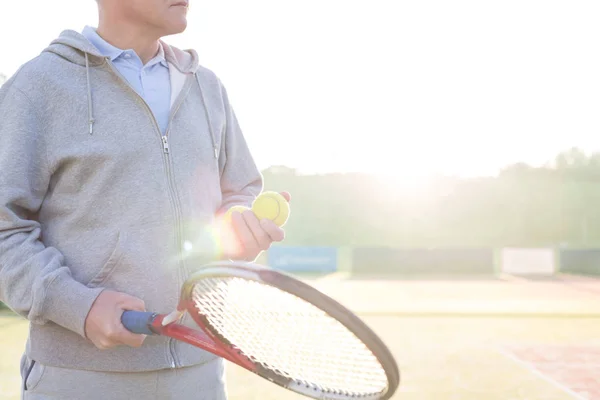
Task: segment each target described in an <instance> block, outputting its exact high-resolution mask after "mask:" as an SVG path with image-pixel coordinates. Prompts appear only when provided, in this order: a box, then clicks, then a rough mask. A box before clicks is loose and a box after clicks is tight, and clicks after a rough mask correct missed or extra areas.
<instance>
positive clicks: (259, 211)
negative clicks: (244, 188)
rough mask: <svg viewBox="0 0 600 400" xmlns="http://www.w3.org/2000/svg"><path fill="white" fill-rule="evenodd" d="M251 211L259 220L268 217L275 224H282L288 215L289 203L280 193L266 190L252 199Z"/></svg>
mask: <svg viewBox="0 0 600 400" xmlns="http://www.w3.org/2000/svg"><path fill="white" fill-rule="evenodd" d="M252 211H254V214H256V217H257V218H258V219H259V220H261V219H270V220H271V221H273V222H275V224H276V225H277V226H283V225H285V223H286V222H287V220H288V217H289V216H290V205H289V203H288V202H287V200H286V199H285V197H283V196H282V195H281V194H279V193H277V192H268V191H267V192H263V193H261V194H260V195H259V196H258V197H257V198H256V200H254V203H252Z"/></svg>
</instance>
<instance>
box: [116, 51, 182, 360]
mask: <svg viewBox="0 0 600 400" xmlns="http://www.w3.org/2000/svg"><path fill="white" fill-rule="evenodd" d="M106 62H107V64H108V66H109V67H110V68H111V70H112V72H113V73H115V74H116V75H117V76H118V77H119V78H120V79H121V81H122V82H123V83H124V84H125V85H126V86H127V87H128V88H129V89H130V90H131V91H132V92H133V93H134V95H135V96H136V97H137V98H138V99H139V100H141V102H142V104H144V106H145V108H146V111H147V112H148V115H149V116H150V118H151V120H152V122H153V123H154V127H155V128H156V132H157V133H158V135H159V137H160V138H161V143H162V150H163V166H164V167H165V173H166V175H167V180H168V182H169V193H170V198H171V204H172V205H173V207H174V209H175V223H176V228H177V233H176V236H177V237H176V243H177V246H178V249H180V250H181V249H183V240H182V237H183V234H182V224H181V219H182V217H181V208H180V207H179V203H180V200H179V196H178V194H177V190H176V187H175V182H174V179H173V173H172V170H171V157H172V156H171V155H170V150H169V133H170V130H171V124H172V121H173V119H174V117H175V115H176V114H177V111H178V110H179V107H181V104H182V103H183V100H184V99H185V97H186V96H187V93H188V92H189V89H190V87H191V81H192V78H190V77H188V78H187V79H186V82H185V84H184V85H183V88H182V89H181V92H180V93H179V96H178V97H177V100H176V102H175V104H174V106H175V107H174V108H173V109H172V112H171V115H170V116H169V122H168V124H167V129H166V131H165V134H164V135H163V134H162V132H161V130H160V126H159V125H158V121H157V120H156V117H155V116H154V113H153V112H152V109H151V108H150V106H149V105H148V103H146V101H145V100H144V98H143V97H142V96H140V95H139V94H138V92H137V91H136V90H135V89H134V88H133V86H131V84H130V83H129V82H128V81H127V79H126V78H125V77H124V76H123V75H122V74H121V73H120V72H119V70H118V69H117V68H116V67H115V66H114V65H113V63H112V61H111V60H110V59H109V58H106ZM182 272H185V267H184V266H183V262H182V261H181V260H179V268H178V271H177V279H178V285H181V284H182V283H183V281H182V276H181V273H182ZM168 346H169V353H170V355H171V368H175V367H177V366H179V363H178V360H177V356H176V355H175V350H174V340H173V339H172V338H169V339H168Z"/></svg>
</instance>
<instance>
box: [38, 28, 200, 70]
mask: <svg viewBox="0 0 600 400" xmlns="http://www.w3.org/2000/svg"><path fill="white" fill-rule="evenodd" d="M160 43H161V44H162V46H163V48H164V51H165V58H166V59H167V62H168V63H169V64H171V65H173V66H174V67H175V68H177V70H179V72H181V73H184V74H190V73H191V74H193V73H195V72H196V70H197V69H198V66H199V65H198V54H197V53H196V51H195V50H191V49H189V50H180V49H178V48H176V47H173V46H170V45H168V44H167V43H165V42H163V41H162V40H161V42H160ZM44 52H50V53H54V54H57V55H59V56H61V57H62V58H64V59H66V60H68V61H70V62H72V63H74V64H78V65H82V66H84V65H86V56H87V58H88V63H89V65H90V66H98V65H101V64H103V63H104V61H105V57H104V56H103V55H102V54H100V52H99V51H98V49H96V47H95V46H94V45H93V44H91V43H90V42H89V41H88V40H87V39H86V37H85V36H83V35H82V34H81V33H79V32H76V31H73V30H65V31H63V32H62V33H61V34H60V35H59V37H58V38H56V39H54V40H53V41H52V42H51V43H50V45H49V46H48V47H47V48H46V49H44Z"/></svg>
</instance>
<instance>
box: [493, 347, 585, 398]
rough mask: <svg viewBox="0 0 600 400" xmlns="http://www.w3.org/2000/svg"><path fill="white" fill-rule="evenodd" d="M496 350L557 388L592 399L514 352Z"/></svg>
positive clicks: (569, 393) (576, 396)
mask: <svg viewBox="0 0 600 400" xmlns="http://www.w3.org/2000/svg"><path fill="white" fill-rule="evenodd" d="M496 350H497V351H498V352H499V353H500V354H502V355H503V356H504V357H507V358H509V359H510V360H512V361H514V362H515V363H517V364H519V365H520V366H521V367H523V368H525V369H526V370H528V371H529V372H531V373H532V374H534V375H536V376H537V377H538V378H541V379H542V380H544V381H546V382H548V383H549V384H551V385H553V386H555V387H556V388H558V389H560V390H562V391H563V392H565V393H566V394H568V395H569V396H571V397H573V398H574V399H575V400H590V399H589V398H587V397H583V396H582V395H581V394H579V393H577V392H575V391H573V390H572V389H570V388H569V387H567V386H565V385H563V384H562V383H560V382H558V381H555V380H554V379H552V378H550V377H549V376H548V375H545V374H544V373H542V372H541V371H540V370H538V369H537V368H536V367H534V366H533V365H531V364H530V363H528V362H526V361H523V360H521V359H520V358H518V357H517V356H515V355H514V354H511V353H509V352H508V351H506V350H504V349H498V348H497V349H496Z"/></svg>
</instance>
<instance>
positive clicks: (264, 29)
mask: <svg viewBox="0 0 600 400" xmlns="http://www.w3.org/2000/svg"><path fill="white" fill-rule="evenodd" d="M599 18H600V3H598V2H596V1H587V0H569V1H566V0H551V1H548V0H546V1H541V0H520V1H516V0H507V1H503V2H493V1H475V0H456V1H442V0H425V1H412V0H407V1H401V2H398V1H391V0H390V1H387V0H370V1H366V0H346V1H341V0H327V1H323V0H320V1H318V0H306V1H303V2H300V3H294V2H281V1H275V0H258V1H252V2H248V1H241V0H221V1H214V0H205V1H202V2H199V1H198V2H196V1H194V0H192V1H191V9H190V17H189V28H188V30H187V31H186V32H185V33H184V34H182V35H179V36H177V37H172V38H166V40H167V41H168V42H170V43H172V44H174V45H176V46H179V47H181V48H194V49H196V50H197V51H198V53H199V56H200V60H201V63H202V64H203V65H204V66H206V67H208V68H210V69H212V70H214V71H215V72H216V73H217V74H218V75H219V76H220V78H221V79H222V80H223V82H224V84H225V86H226V87H227V89H228V92H229V94H230V97H231V100H232V103H233V106H234V108H235V111H236V113H237V116H238V119H239V121H240V124H241V126H242V129H243V131H244V134H245V136H246V138H247V140H248V143H249V145H250V147H251V149H252V151H253V154H254V156H255V159H256V162H257V163H258V165H259V167H260V169H261V171H262V172H263V175H264V178H265V189H268V190H278V191H281V190H286V191H289V192H290V193H291V194H292V196H293V201H292V214H291V217H290V220H289V222H288V224H287V225H286V232H287V238H286V241H285V242H284V243H282V244H281V245H277V246H274V247H273V248H272V249H271V250H269V251H268V252H265V253H264V254H263V255H261V257H260V258H259V262H261V263H264V264H268V265H269V266H271V267H273V268H277V269H281V270H285V271H287V272H289V273H292V274H294V275H296V276H298V277H300V278H302V279H305V280H306V281H307V282H309V283H311V284H313V285H315V286H316V287H317V288H319V289H321V290H323V291H324V292H325V293H327V294H329V295H331V296H333V297H335V298H337V299H338V300H340V301H341V302H342V303H344V304H345V305H347V306H348V307H349V308H351V309H352V310H354V311H356V312H357V313H359V315H361V317H363V318H364V319H365V321H366V322H367V323H368V324H369V325H370V326H371V327H372V328H373V329H374V330H375V331H376V332H377V333H378V334H380V335H381V336H382V337H383V339H384V340H385V341H386V343H388V345H389V346H390V348H391V349H392V351H393V352H394V354H395V356H396V357H397V360H398V363H399V366H400V369H401V372H402V384H401V388H400V390H399V392H398V393H397V395H396V396H395V397H394V399H396V398H397V399H414V400H426V399H432V400H446V399H465V400H483V399H486V400H487V399H490V400H495V399H498V400H500V399H507V400H508V399H511V400H512V399H535V400H538V399H539V400H541V399H557V400H562V399H588V400H591V399H600V378H598V376H600V374H599V373H598V371H600V283H599V282H600V280H598V276H600V211H599V208H598V205H599V204H600V135H599V133H600V113H599V112H598V110H599V109H600V74H599V73H598V71H600V52H598V51H597V49H598V45H599V40H600V39H599V38H600V24H598V22H597V21H598V20H599ZM96 24H97V19H96V5H95V2H93V1H92V0H88V1H80V0H54V1H43V0H30V1H27V2H10V3H6V4H2V6H0V49H1V50H2V51H1V53H2V56H0V74H2V75H3V76H4V77H10V76H11V75H12V74H14V73H15V71H16V70H17V69H18V67H19V66H20V65H21V64H23V63H24V62H27V61H28V60H29V59H31V58H33V57H35V56H36V55H37V54H39V52H40V51H41V50H42V49H43V48H44V47H45V46H47V45H48V44H49V43H50V41H51V40H52V39H54V38H55V37H56V36H58V34H59V33H60V32H61V31H62V30H64V29H74V30H77V31H81V29H82V28H83V27H84V26H85V25H92V26H95V25H96ZM3 80H4V78H3V77H2V76H0V84H1V83H2V82H3ZM0 123H1V121H0ZM0 145H1V144H0ZM0 173H2V172H1V171H0ZM26 334H27V323H26V321H24V320H23V319H21V318H20V317H17V316H15V315H14V314H13V313H11V312H10V311H9V310H6V309H5V310H4V311H2V312H0V399H2V400H4V399H11V400H12V399H17V398H18V397H19V385H20V377H19V375H18V366H19V364H18V361H19V357H20V355H21V354H22V351H23V346H24V342H25V339H26ZM228 388H229V392H230V398H231V399H232V400H238V399H260V400H273V399H283V400H288V399H296V398H300V397H299V396H297V395H295V394H291V393H287V392H285V391H283V390H282V389H279V388H277V387H272V386H271V385H269V384H265V383H263V382H262V381H260V380H259V379H258V378H256V377H253V376H250V375H249V374H247V373H246V372H245V371H241V370H239V369H237V368H235V367H233V366H230V367H229V370H228Z"/></svg>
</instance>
